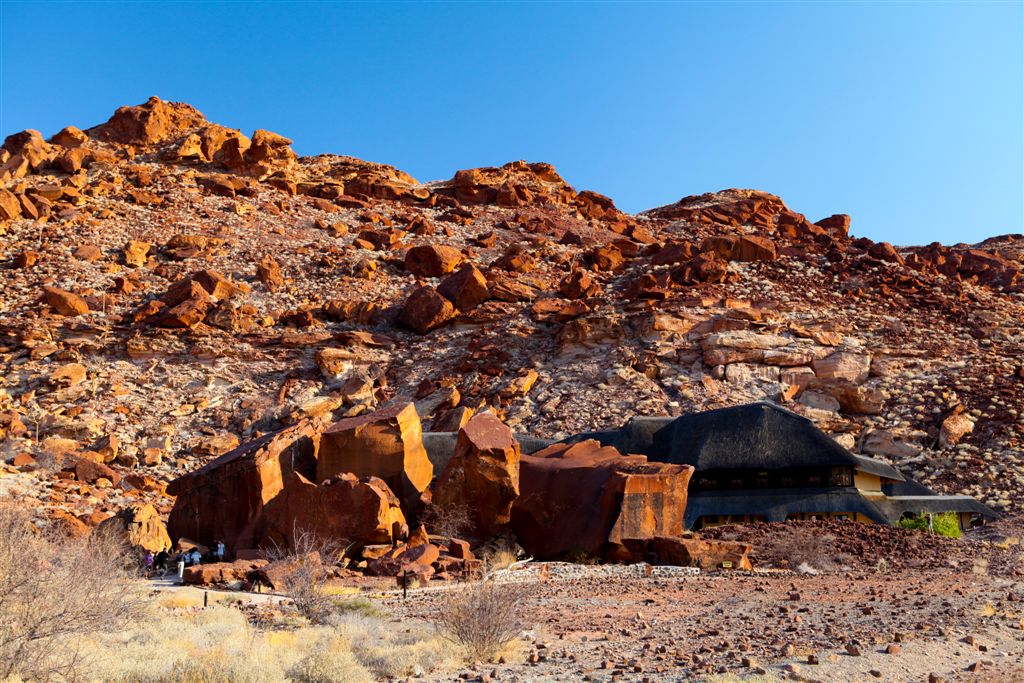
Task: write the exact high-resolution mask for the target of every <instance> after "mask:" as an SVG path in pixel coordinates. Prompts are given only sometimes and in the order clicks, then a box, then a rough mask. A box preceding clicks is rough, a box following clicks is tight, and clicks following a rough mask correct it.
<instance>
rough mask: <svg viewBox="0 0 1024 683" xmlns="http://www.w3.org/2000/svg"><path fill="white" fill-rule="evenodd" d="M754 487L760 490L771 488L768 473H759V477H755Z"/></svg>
mask: <svg viewBox="0 0 1024 683" xmlns="http://www.w3.org/2000/svg"><path fill="white" fill-rule="evenodd" d="M754 486H756V487H757V488H759V489H766V488H768V487H769V486H771V480H770V479H769V478H768V473H767V472H758V473H757V476H756V477H754Z"/></svg>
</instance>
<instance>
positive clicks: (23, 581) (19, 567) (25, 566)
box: [0, 505, 137, 681]
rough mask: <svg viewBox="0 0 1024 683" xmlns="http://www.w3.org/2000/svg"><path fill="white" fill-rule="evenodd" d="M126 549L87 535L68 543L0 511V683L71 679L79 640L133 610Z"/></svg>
mask: <svg viewBox="0 0 1024 683" xmlns="http://www.w3.org/2000/svg"><path fill="white" fill-rule="evenodd" d="M124 550H125V549H124V548H123V547H122V546H120V545H119V544H118V542H117V541H116V540H115V539H113V538H111V537H108V536H105V535H102V534H97V533H93V534H91V535H90V536H87V537H85V538H77V539H75V538H66V537H63V536H61V535H60V534H59V533H58V532H57V531H56V530H55V529H45V528H44V529H37V528H36V527H35V526H33V525H32V524H31V522H30V521H29V519H28V518H27V516H26V515H24V514H23V513H22V512H21V511H19V510H17V509H15V508H14V507H13V506H10V505H0V680H4V679H7V678H14V677H20V678H22V679H25V680H39V681H52V680H73V679H77V678H79V677H80V675H81V671H82V669H83V667H84V665H85V661H84V658H83V656H82V649H81V647H80V646H79V642H78V641H79V638H80V637H81V636H83V635H84V634H87V633H92V632H96V631H103V630H114V629H117V628H119V627H120V625H121V624H122V623H123V622H124V620H125V619H126V618H127V617H129V616H130V615H132V614H133V613H134V612H135V608H136V607H137V601H136V599H135V598H134V596H133V593H132V592H131V591H130V590H129V584H130V580H131V578H132V571H131V569H130V565H129V564H128V562H127V559H126V553H125V552H124Z"/></svg>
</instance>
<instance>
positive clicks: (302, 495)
mask: <svg viewBox="0 0 1024 683" xmlns="http://www.w3.org/2000/svg"><path fill="white" fill-rule="evenodd" d="M407 530H408V527H407V526H406V523H405V515H403V514H402V508H401V507H400V505H399V501H398V498H397V497H396V496H395V494H394V493H392V492H391V489H389V488H388V485H387V484H385V483H384V481H383V480H382V479H378V478H377V477H362V478H360V477H357V476H356V475H354V474H342V475H339V476H337V477H333V478H331V479H328V480H326V481H324V482H322V483H320V484H314V483H313V482H311V481H310V480H309V479H307V478H306V477H304V476H302V474H300V473H298V472H293V473H292V475H291V477H290V478H289V479H288V480H287V481H285V485H284V489H283V490H282V491H281V493H279V494H278V495H277V496H276V497H275V498H274V499H273V500H272V501H270V503H269V504H268V505H267V508H266V530H265V532H264V538H263V543H262V544H261V545H262V546H265V547H270V546H276V547H281V548H289V549H294V548H295V547H296V545H297V544H296V541H297V540H298V539H296V538H295V536H296V535H297V534H303V533H305V534H311V535H312V536H313V537H315V538H317V539H324V540H328V539H329V540H333V541H338V542H340V541H345V542H349V543H355V544H359V545H363V544H372V543H391V542H392V541H393V540H396V539H399V538H404V537H405V536H406V533H407Z"/></svg>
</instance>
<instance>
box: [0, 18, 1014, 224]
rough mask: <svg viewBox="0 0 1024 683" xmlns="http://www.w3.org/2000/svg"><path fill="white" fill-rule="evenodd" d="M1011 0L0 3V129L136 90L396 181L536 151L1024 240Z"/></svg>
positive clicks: (134, 99)
mask: <svg viewBox="0 0 1024 683" xmlns="http://www.w3.org/2000/svg"><path fill="white" fill-rule="evenodd" d="M1022 8H1024V3H1022V2H1020V1H1017V2H1006V3H985V2H969V3H927V2H915V3H870V2H857V3H838V2H836V3H823V4H816V3H768V2H762V3H651V4H644V3H629V4H619V3H568V2H566V3H540V2H535V3H520V4H511V3H507V4H506V3H480V4H473V3H468V2H466V3H450V4H449V3H415V4H414V3H391V4H370V3H366V4H362V3H358V4H345V3H301V2H295V3H269V2H268V3H202V2H192V3H185V4H175V3H170V2H165V3H142V2H138V3H132V4H121V3H103V2H78V3H56V2H49V3H48V2H33V3H27V2H18V1H16V0H2V2H0V19H2V26H0V58H2V63H0V134H2V135H8V134H10V133H13V132H16V131H19V130H22V129H24V128H36V129H39V130H41V131H42V132H43V133H44V134H46V135H50V134H52V133H54V132H56V131H57V130H59V129H60V128H61V127H63V126H65V125H68V124H73V125H77V126H79V127H82V128H85V127H88V126H90V125H94V124H96V123H100V122H102V121H104V120H106V118H108V117H109V116H110V114H111V113H112V112H113V110H114V109H115V108H116V107H117V106H119V105H122V104H136V103H139V102H142V101H144V100H145V99H146V98H147V97H149V96H150V95H154V94H155V95H158V96H160V97H162V98H164V99H170V100H176V101H186V102H189V103H191V104H193V105H195V106H196V107H197V108H199V109H200V110H201V111H202V112H204V113H205V114H206V115H207V117H208V118H209V119H210V120H212V121H216V122H218V123H223V124H225V125H230V126H232V127H236V128H241V129H243V130H244V131H245V132H247V133H250V132H251V131H252V130H253V129H255V128H268V129H270V130H273V131H275V132H279V133H281V134H284V135H287V136H289V137H291V138H293V139H294V140H295V149H296V150H297V151H298V152H299V153H300V154H316V153H321V152H334V153H339V154H351V155H354V156H357V157H361V158H364V159H369V160H373V161H381V162H384V163H389V164H393V165H395V166H397V167H399V168H401V169H403V170H405V171H407V172H409V173H411V174H413V175H414V176H416V177H417V178H419V179H420V180H434V179H439V178H447V177H450V176H451V175H452V174H453V173H454V172H455V170H456V169H459V168H469V167H473V166H485V165H497V164H501V163H504V162H506V161H510V160H514V159H527V160H530V161H548V162H551V163H553V164H555V166H556V167H557V168H558V170H559V171H560V172H561V173H562V175H563V176H564V177H565V178H566V179H567V180H568V181H569V182H570V183H571V184H572V185H574V186H575V187H576V188H577V189H592V190H596V191H598V192H601V193H604V194H607V195H609V196H611V197H612V198H614V199H615V200H616V202H617V204H618V205H619V206H620V207H621V208H623V209H625V210H628V211H638V210H642V209H645V208H650V207H654V206H658V205H661V204H665V203H669V202H672V201H675V200H677V199H679V198H680V197H682V196H685V195H688V194H698V193H701V192H707V191H712V190H716V189H721V188H726V187H752V188H757V189H763V190H767V191H769V192H773V193H776V194H779V195H781V196H782V198H783V199H784V200H785V201H786V202H787V203H788V204H789V205H790V206H791V207H792V208H794V209H796V210H798V211H801V212H803V213H805V214H807V216H808V217H809V218H811V219H812V220H817V219H819V218H821V217H823V216H826V215H829V214H831V213H838V212H843V213H849V214H851V215H852V216H853V232H854V233H855V234H857V235H866V236H868V237H871V238H873V239H876V240H883V239H884V240H888V241H892V242H895V243H898V244H912V243H928V242H931V241H934V240H940V241H943V242H946V243H954V242H959V241H967V242H974V241H978V240H980V239H983V238H984V237H987V236H991V235H995V234H1001V233H1007V232H1022V231H1024V197H1022V191H1024V190H1022V188H1024V170H1022V166H1024V45H1022V35H1024V11H1022Z"/></svg>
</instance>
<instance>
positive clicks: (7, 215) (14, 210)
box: [0, 189, 21, 221]
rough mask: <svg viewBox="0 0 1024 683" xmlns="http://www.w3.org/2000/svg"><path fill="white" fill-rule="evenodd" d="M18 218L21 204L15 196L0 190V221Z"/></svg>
mask: <svg viewBox="0 0 1024 683" xmlns="http://www.w3.org/2000/svg"><path fill="white" fill-rule="evenodd" d="M20 217H21V202H20V201H18V197H17V195H15V194H14V193H13V192H10V191H8V190H2V189H0V221H9V220H14V219H15V218H20Z"/></svg>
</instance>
